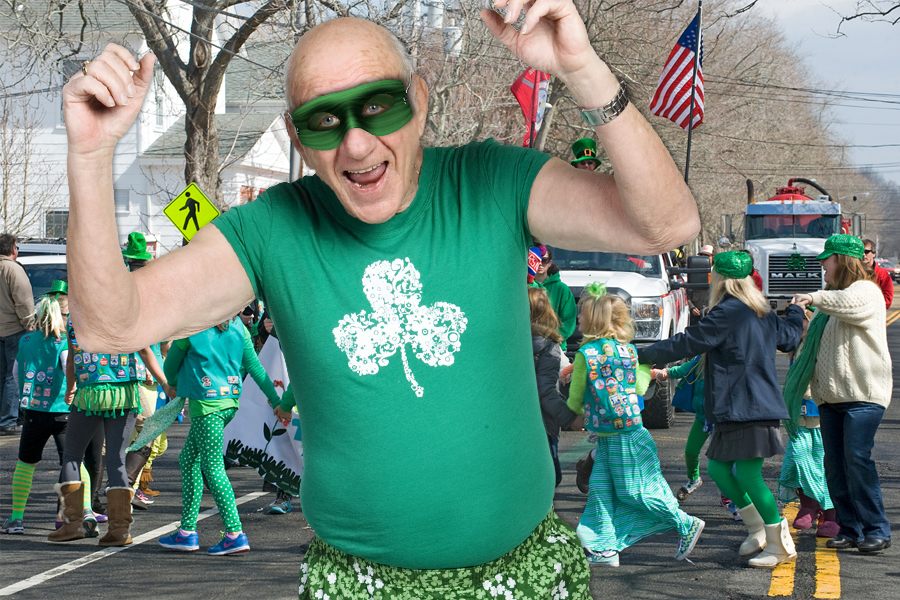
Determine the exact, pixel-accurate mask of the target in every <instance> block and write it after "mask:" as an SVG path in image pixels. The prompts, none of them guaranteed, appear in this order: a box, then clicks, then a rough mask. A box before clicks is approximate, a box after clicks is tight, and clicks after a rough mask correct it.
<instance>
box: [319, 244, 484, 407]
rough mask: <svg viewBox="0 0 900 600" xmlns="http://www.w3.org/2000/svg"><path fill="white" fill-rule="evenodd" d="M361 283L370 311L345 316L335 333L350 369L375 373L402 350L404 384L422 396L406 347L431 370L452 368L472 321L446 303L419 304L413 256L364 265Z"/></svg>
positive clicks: (420, 293)
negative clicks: (408, 384) (433, 368)
mask: <svg viewBox="0 0 900 600" xmlns="http://www.w3.org/2000/svg"><path fill="white" fill-rule="evenodd" d="M362 284H363V292H364V293H365V295H366V298H367V299H368V300H369V304H371V305H372V312H371V313H367V312H366V311H365V310H363V311H360V312H358V313H353V314H350V315H344V318H343V319H341V320H340V322H339V323H338V326H337V327H335V328H334V330H333V331H332V333H334V341H335V343H336V344H337V346H338V348H340V349H341V351H343V352H344V353H345V354H346V355H347V358H348V359H349V361H348V364H349V366H350V368H351V369H352V370H353V371H354V372H355V373H359V374H360V375H374V374H375V373H377V372H378V369H379V367H386V366H387V365H388V358H389V357H391V356H393V355H394V354H396V353H397V350H398V349H399V350H400V357H401V360H402V361H403V371H404V373H405V374H406V380H407V381H409V383H410V385H411V386H412V390H413V392H415V394H416V396H420V397H421V396H422V395H423V394H424V393H425V390H424V389H423V388H422V386H420V385H419V384H418V382H416V378H415V376H414V375H413V372H412V368H411V367H410V365H409V359H408V358H407V356H406V346H407V344H408V345H410V346H411V347H412V349H413V352H415V356H416V358H418V359H419V360H421V361H422V362H424V363H425V364H427V365H429V366H432V367H444V366H449V365H452V364H453V360H454V357H453V353H454V352H456V351H458V350H459V348H460V337H461V336H462V333H463V332H464V331H465V330H466V324H467V323H468V319H466V315H465V313H463V312H462V310H460V308H459V307H458V306H455V305H453V304H449V303H447V302H435V303H434V304H433V305H432V306H420V304H419V303H420V302H421V301H422V284H421V282H420V281H419V272H418V271H417V270H416V268H415V266H414V265H413V264H412V263H411V262H409V258H406V259H400V258H396V259H394V260H393V261H391V262H388V261H386V260H381V261H378V262H375V263H372V264H371V265H369V266H368V267H366V271H365V273H364V274H363V279H362Z"/></svg>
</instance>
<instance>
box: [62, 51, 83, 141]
mask: <svg viewBox="0 0 900 600" xmlns="http://www.w3.org/2000/svg"><path fill="white" fill-rule="evenodd" d="M82 64H84V61H83V60H64V61H62V62H61V63H60V65H59V69H60V73H61V74H62V79H63V83H65V82H67V81H69V79H71V78H72V75H74V74H75V73H77V72H78V71H79V70H81V65H82ZM61 90H62V86H60V93H59V122H60V123H61V124H62V125H65V124H66V121H65V119H63V107H62V104H63V103H62V91H61Z"/></svg>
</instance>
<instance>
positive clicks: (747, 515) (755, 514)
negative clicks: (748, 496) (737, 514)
mask: <svg viewBox="0 0 900 600" xmlns="http://www.w3.org/2000/svg"><path fill="white" fill-rule="evenodd" d="M739 510H740V511H741V517H743V519H744V525H746V526H747V529H749V530H750V535H748V536H747V539H746V540H744V541H743V543H742V544H741V549H740V551H739V553H740V555H741V556H742V557H747V556H753V555H754V554H756V553H757V552H759V551H760V550H762V549H763V548H765V547H766V530H765V528H764V526H765V524H766V523H765V521H763V518H762V517H761V516H759V511H758V510H756V507H755V506H753V504H748V505H747V506H745V507H744V508H741V509H739Z"/></svg>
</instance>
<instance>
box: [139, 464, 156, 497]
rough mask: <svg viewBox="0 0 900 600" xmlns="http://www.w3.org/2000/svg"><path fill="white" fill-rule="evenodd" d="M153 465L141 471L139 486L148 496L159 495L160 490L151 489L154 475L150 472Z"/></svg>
mask: <svg viewBox="0 0 900 600" xmlns="http://www.w3.org/2000/svg"><path fill="white" fill-rule="evenodd" d="M151 469H152V467H149V468H145V469H144V470H143V471H141V483H140V484H139V485H138V488H139V489H140V490H141V491H142V492H144V493H145V494H146V495H148V496H159V492H158V491H156V490H151V489H150V482H151V481H153V475H151V474H150V470H151Z"/></svg>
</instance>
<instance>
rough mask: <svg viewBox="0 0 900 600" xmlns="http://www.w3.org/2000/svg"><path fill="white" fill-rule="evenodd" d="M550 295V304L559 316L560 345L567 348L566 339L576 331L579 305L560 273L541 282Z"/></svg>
mask: <svg viewBox="0 0 900 600" xmlns="http://www.w3.org/2000/svg"><path fill="white" fill-rule="evenodd" d="M541 285H542V286H543V288H544V289H545V290H547V295H548V296H550V306H552V307H553V310H554V311H555V312H556V316H557V317H559V335H561V336H563V341H562V344H560V346H562V349H563V350H565V349H566V340H568V339H569V336H571V335H572V334H573V333H575V322H576V318H577V316H578V307H577V306H575V296H573V295H572V290H570V289H569V286H567V285H566V284H565V283H563V282H562V280H561V279H560V278H559V273H554V274H553V275H550V276H549V277H547V279H545V280H544V281H543V283H541Z"/></svg>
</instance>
